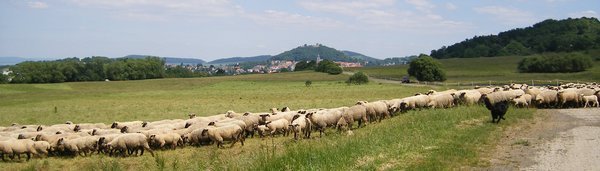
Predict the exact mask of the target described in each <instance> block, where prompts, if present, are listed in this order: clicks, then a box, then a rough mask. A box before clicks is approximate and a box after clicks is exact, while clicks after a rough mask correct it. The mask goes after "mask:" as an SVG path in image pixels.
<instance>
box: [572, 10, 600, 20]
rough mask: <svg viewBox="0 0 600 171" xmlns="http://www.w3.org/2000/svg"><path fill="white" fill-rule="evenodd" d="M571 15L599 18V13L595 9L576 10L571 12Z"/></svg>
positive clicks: (574, 16)
mask: <svg viewBox="0 0 600 171" xmlns="http://www.w3.org/2000/svg"><path fill="white" fill-rule="evenodd" d="M569 17H573V18H579V17H594V18H598V13H597V12H596V11H594V10H587V11H580V12H574V13H570V14H569Z"/></svg>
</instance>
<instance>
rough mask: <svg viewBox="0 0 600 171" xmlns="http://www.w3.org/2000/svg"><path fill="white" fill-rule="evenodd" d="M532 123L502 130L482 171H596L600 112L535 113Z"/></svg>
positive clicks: (554, 111) (562, 111) (567, 110)
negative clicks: (489, 164)
mask: <svg viewBox="0 0 600 171" xmlns="http://www.w3.org/2000/svg"><path fill="white" fill-rule="evenodd" d="M535 115H536V116H535V119H534V120H533V121H531V122H528V123H524V124H519V125H518V126H516V127H511V128H507V130H503V131H504V132H505V133H504V136H503V137H502V138H501V140H500V141H501V142H500V143H499V145H498V146H497V147H496V151H495V152H494V153H492V154H491V156H490V157H489V161H490V163H491V167H490V168H486V169H483V170H598V168H600V109H598V108H594V109H589V108H588V109H551V110H538V112H537V113H536V114H535Z"/></svg>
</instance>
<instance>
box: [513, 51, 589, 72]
mask: <svg viewBox="0 0 600 171" xmlns="http://www.w3.org/2000/svg"><path fill="white" fill-rule="evenodd" d="M592 66H593V60H592V57H590V56H588V55H584V54H582V53H547V54H542V55H535V56H531V57H527V58H523V59H522V60H521V61H519V65H518V68H517V69H518V70H519V71H520V72H541V73H555V72H580V71H585V70H586V69H588V68H591V67H592Z"/></svg>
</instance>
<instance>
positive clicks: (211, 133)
mask: <svg viewBox="0 0 600 171" xmlns="http://www.w3.org/2000/svg"><path fill="white" fill-rule="evenodd" d="M243 132H244V130H243V129H242V128H241V127H240V126H237V125H229V126H224V127H212V128H210V127H209V128H205V129H203V130H202V135H203V136H204V135H206V136H208V138H210V140H211V141H213V142H217V148H219V147H223V143H224V141H233V143H232V144H231V146H230V147H233V145H235V143H237V142H238V141H240V142H241V143H242V146H243V145H244V133H243Z"/></svg>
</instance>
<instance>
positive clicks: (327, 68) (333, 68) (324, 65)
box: [315, 60, 343, 75]
mask: <svg viewBox="0 0 600 171" xmlns="http://www.w3.org/2000/svg"><path fill="white" fill-rule="evenodd" d="M315 71H317V72H324V73H329V74H332V75H337V74H341V73H342V72H343V70H342V67H340V66H338V64H336V63H335V62H333V61H330V60H323V61H321V62H319V64H318V65H317V68H316V69H315Z"/></svg>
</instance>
